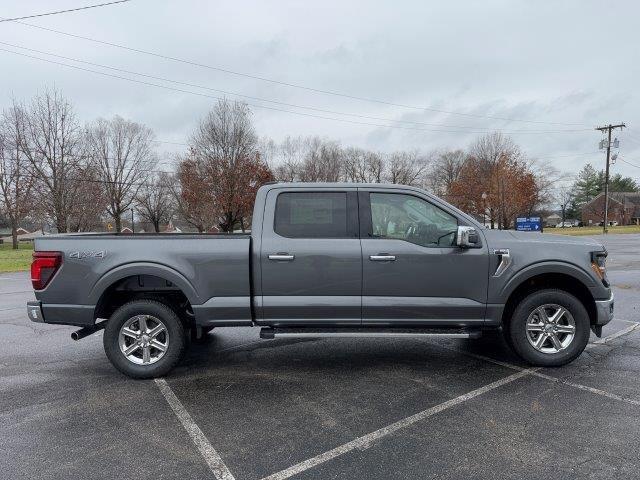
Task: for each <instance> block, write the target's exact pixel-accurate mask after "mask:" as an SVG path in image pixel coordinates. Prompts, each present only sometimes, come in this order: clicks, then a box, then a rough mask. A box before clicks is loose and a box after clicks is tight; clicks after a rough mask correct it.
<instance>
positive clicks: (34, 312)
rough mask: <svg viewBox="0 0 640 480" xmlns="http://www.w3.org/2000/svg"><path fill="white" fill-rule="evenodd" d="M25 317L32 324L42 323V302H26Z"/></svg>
mask: <svg viewBox="0 0 640 480" xmlns="http://www.w3.org/2000/svg"><path fill="white" fill-rule="evenodd" d="M27 315H29V320H31V321H32V322H38V323H44V315H43V314H42V302H40V301H34V302H27Z"/></svg>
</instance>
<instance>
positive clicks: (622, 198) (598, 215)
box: [582, 192, 640, 225]
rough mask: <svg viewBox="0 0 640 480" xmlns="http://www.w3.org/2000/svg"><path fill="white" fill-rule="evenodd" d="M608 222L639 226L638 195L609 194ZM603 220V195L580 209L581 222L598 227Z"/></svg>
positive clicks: (639, 200)
mask: <svg viewBox="0 0 640 480" xmlns="http://www.w3.org/2000/svg"><path fill="white" fill-rule="evenodd" d="M607 218H608V219H609V222H618V225H640V193H638V192H609V213H608V215H607ZM603 219H604V193H601V194H600V195H598V196H597V197H596V198H594V199H593V200H591V201H590V202H589V203H587V204H586V205H585V206H584V207H582V222H583V223H584V224H585V225H598V224H599V223H600V222H602V220H603Z"/></svg>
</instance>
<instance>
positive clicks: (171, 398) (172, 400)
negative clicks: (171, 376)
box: [155, 378, 235, 480]
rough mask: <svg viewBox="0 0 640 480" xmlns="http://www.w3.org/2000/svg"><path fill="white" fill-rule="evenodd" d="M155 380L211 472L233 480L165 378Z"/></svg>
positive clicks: (220, 477) (217, 477)
mask: <svg viewBox="0 0 640 480" xmlns="http://www.w3.org/2000/svg"><path fill="white" fill-rule="evenodd" d="M155 382H156V385H158V388H159V389H160V391H161V392H162V395H164V398H165V399H166V400H167V403H168V404H169V406H170V407H171V409H172V410H173V413H175V414H176V417H178V420H180V423H182V426H183V427H184V429H185V430H186V431H187V433H188V434H189V436H190V437H191V440H192V441H193V443H194V444H195V446H196V447H197V448H198V451H199V452H200V454H201V455H202V456H203V457H204V460H205V461H206V462H207V465H209V469H211V472H213V475H214V476H215V477H216V479H217V480H235V478H234V477H233V475H232V474H231V472H230V471H229V469H228V468H227V466H226V465H225V464H224V462H223V461H222V458H221V457H220V455H219V454H218V452H216V450H215V449H214V448H213V447H212V446H211V444H210V443H209V440H207V437H206V436H205V434H204V433H202V430H200V427H198V425H197V424H196V422H194V421H193V419H192V418H191V415H189V412H187V409H186V408H184V405H182V402H180V399H178V397H177V396H176V394H175V393H173V390H171V387H170V386H169V384H168V383H167V382H166V380H164V379H162V378H156V379H155Z"/></svg>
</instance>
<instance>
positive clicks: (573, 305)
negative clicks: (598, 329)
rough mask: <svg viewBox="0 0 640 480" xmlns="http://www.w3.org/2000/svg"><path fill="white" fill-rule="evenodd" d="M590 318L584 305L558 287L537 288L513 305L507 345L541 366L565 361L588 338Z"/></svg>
mask: <svg viewBox="0 0 640 480" xmlns="http://www.w3.org/2000/svg"><path fill="white" fill-rule="evenodd" d="M589 332H590V322H589V315H588V313H587V310H586V309H585V307H584V305H583V304H582V303H581V302H580V300H578V299H577V298H576V297H574V296H573V295H571V294H569V293H567V292H564V291H562V290H541V291H538V292H534V293H532V294H530V295H528V296H527V297H525V298H524V299H523V300H522V301H521V302H520V304H518V306H517V307H516V309H515V311H514V312H513V316H512V317H511V321H510V324H509V326H508V329H507V338H508V343H509V344H510V346H511V347H512V348H513V349H514V350H515V352H516V353H517V354H518V355H520V356H521V357H522V358H523V359H524V360H526V361H527V362H528V363H531V364H532V365H536V366H541V367H557V366H561V365H565V364H567V363H569V362H571V361H572V360H574V359H575V358H576V357H578V356H579V355H580V354H581V353H582V351H583V350H584V349H585V347H586V346H587V342H588V341H589V334H590V333H589Z"/></svg>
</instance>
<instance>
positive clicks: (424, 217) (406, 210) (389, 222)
mask: <svg viewBox="0 0 640 480" xmlns="http://www.w3.org/2000/svg"><path fill="white" fill-rule="evenodd" d="M370 199H371V223H372V227H373V232H372V233H373V237H374V238H397V239H401V240H406V241H408V242H411V243H415V244H418V245H422V246H423V247H451V246H454V245H455V239H456V231H457V229H458V220H457V218H456V217H454V216H453V215H451V214H449V213H447V212H445V211H444V210H442V209H440V208H438V207H436V206H435V205H433V204H431V203H429V202H427V201H425V200H422V199H421V198H418V197H414V196H412V195H405V194H400V193H371V195H370Z"/></svg>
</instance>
